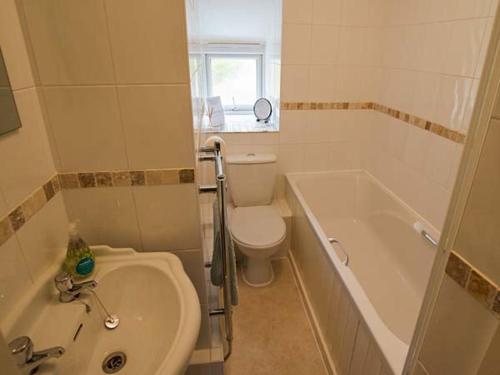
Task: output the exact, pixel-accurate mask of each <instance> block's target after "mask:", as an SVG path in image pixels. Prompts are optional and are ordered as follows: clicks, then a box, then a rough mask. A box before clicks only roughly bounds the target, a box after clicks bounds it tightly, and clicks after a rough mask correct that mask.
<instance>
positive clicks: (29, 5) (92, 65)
mask: <svg viewBox="0 0 500 375" xmlns="http://www.w3.org/2000/svg"><path fill="white" fill-rule="evenodd" d="M23 4H24V9H25V12H26V20H27V24H28V28H29V35H30V38H31V41H32V44H33V50H34V54H35V58H36V62H37V66H38V70H39V74H40V80H41V82H42V83H43V84H47V85H56V84H92V83H111V82H113V81H114V77H113V67H112V60H111V52H110V48H109V40H108V32H107V28H106V17H105V13H104V7H103V3H102V0H88V1H77V0H69V1H58V0H43V1H39V0H23Z"/></svg>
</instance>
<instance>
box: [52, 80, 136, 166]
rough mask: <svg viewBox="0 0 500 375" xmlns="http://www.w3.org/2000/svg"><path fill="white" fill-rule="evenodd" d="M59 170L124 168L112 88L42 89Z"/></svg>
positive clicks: (114, 94) (116, 103)
mask: <svg viewBox="0 0 500 375" xmlns="http://www.w3.org/2000/svg"><path fill="white" fill-rule="evenodd" d="M43 92H44V95H45V103H46V107H47V112H48V116H49V119H50V126H51V129H52V132H53V135H54V138H55V141H56V146H57V150H58V154H59V157H60V158H61V169H60V171H61V172H76V171H89V170H90V171H93V170H97V171H102V170H123V169H127V168H128V162H127V156H126V153H125V142H124V137H123V130H122V126H121V122H120V111H119V108H118V100H117V96H116V91H115V89H114V88H113V87H52V88H45V89H44V91H43Z"/></svg>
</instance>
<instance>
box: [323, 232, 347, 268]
mask: <svg viewBox="0 0 500 375" xmlns="http://www.w3.org/2000/svg"><path fill="white" fill-rule="evenodd" d="M328 242H330V243H331V244H332V247H333V244H337V245H338V247H339V248H340V250H342V252H343V253H344V255H345V260H344V261H343V262H342V263H343V264H344V266H348V265H349V255H348V254H347V251H345V249H344V245H342V242H340V241H339V240H337V239H336V238H335V237H328Z"/></svg>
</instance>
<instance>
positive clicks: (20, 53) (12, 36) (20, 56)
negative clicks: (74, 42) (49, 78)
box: [0, 0, 35, 89]
mask: <svg viewBox="0 0 500 375" xmlns="http://www.w3.org/2000/svg"><path fill="white" fill-rule="evenodd" d="M0 45H1V46H2V54H3V56H4V59H5V64H6V66H7V70H8V73H9V79H10V84H11V86H12V88H13V89H21V88H27V87H32V86H33V85H34V84H35V82H34V77H33V73H32V70H31V64H30V60H29V57H28V51H27V49H26V44H25V41H24V35H23V31H22V29H21V24H20V22H19V15H18V12H17V9H16V1H15V0H4V1H2V12H1V13H0Z"/></svg>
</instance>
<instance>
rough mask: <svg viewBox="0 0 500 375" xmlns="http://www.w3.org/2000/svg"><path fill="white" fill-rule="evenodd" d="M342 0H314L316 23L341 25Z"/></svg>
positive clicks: (314, 22) (314, 19) (314, 21)
mask: <svg viewBox="0 0 500 375" xmlns="http://www.w3.org/2000/svg"><path fill="white" fill-rule="evenodd" d="M341 10H342V0H313V17H312V22H313V24H314V25H340V22H341V16H342V14H341Z"/></svg>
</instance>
